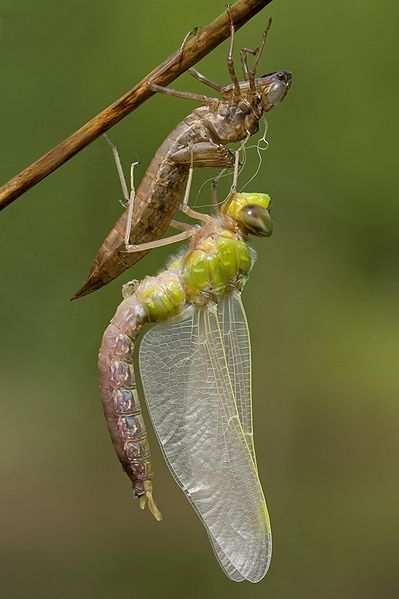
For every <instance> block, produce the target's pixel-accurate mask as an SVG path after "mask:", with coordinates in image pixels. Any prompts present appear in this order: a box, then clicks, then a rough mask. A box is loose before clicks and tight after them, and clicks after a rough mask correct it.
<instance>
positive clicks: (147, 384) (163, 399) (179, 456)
mask: <svg viewBox="0 0 399 599" xmlns="http://www.w3.org/2000/svg"><path fill="white" fill-rule="evenodd" d="M223 341H224V334H223V333H222V329H221V326H220V322H219V318H218V311H217V309H216V307H215V306H213V307H205V308H198V309H197V308H195V309H189V310H187V311H186V312H185V313H184V314H183V316H182V317H181V318H180V319H178V320H175V321H174V322H169V323H165V324H158V325H157V326H155V327H153V328H152V329H151V330H150V331H148V332H147V333H146V335H145V336H144V338H143V340H142V343H141V347H140V357H139V360H140V373H141V378H142V383H143V388H144V394H145V398H146V401H147V404H148V409H149V412H150V416H151V419H152V422H153V425H154V429H155V431H156V433H157V436H158V438H159V441H160V445H161V447H162V449H163V452H164V455H165V458H166V461H167V463H168V465H169V467H170V469H171V471H172V473H173V475H174V477H175V479H176V481H177V483H178V484H179V486H180V487H181V488H182V489H183V491H184V493H185V494H186V496H187V497H188V499H189V500H190V502H191V503H192V505H193V507H194V508H195V510H196V511H197V513H198V514H199V516H200V518H201V520H202V522H203V523H204V525H205V527H206V529H207V532H208V534H209V537H210V540H211V542H212V545H213V548H214V551H215V554H216V556H217V558H218V560H219V562H220V564H221V566H222V568H223V569H224V571H225V572H226V574H227V576H229V578H231V579H232V580H236V581H240V580H249V581H252V582H257V581H259V580H261V579H262V578H263V576H264V575H265V573H266V571H267V568H268V566H269V563H270V557H271V533H270V522H269V517H268V513H267V508H266V504H265V499H264V496H263V491H262V488H261V485H260V482H259V478H258V473H257V470H256V467H255V465H254V462H253V459H252V457H251V453H250V450H249V448H248V444H247V441H246V438H245V433H244V431H243V427H242V425H241V422H240V417H239V412H238V410H237V405H236V401H235V396H234V386H233V384H232V380H231V377H230V373H229V367H228V364H227V355H228V353H229V350H228V351H227V353H226V351H225V348H224V343H223Z"/></svg>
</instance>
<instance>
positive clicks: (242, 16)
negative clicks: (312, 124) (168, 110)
mask: <svg viewBox="0 0 399 599" xmlns="http://www.w3.org/2000/svg"><path fill="white" fill-rule="evenodd" d="M270 2H271V0H239V1H238V2H236V3H235V4H234V5H233V6H232V8H231V12H232V16H233V20H234V25H235V27H236V29H239V28H240V27H241V26H242V25H244V24H245V23H246V22H247V21H249V19H251V18H252V17H253V16H254V15H255V14H256V13H258V12H259V11H260V10H261V9H262V8H264V7H265V6H266V5H267V4H270ZM229 34H230V27H229V20H228V17H227V15H226V13H224V14H222V15H220V16H219V17H218V18H217V19H215V20H214V21H212V23H210V24H209V25H208V26H207V27H204V28H202V29H200V30H199V31H198V32H195V34H193V35H192V36H191V37H189V38H188V39H187V41H186V43H185V44H184V50H183V53H182V55H181V56H180V57H179V56H178V53H177V54H175V55H173V56H171V57H169V58H167V59H166V60H165V61H164V62H163V63H161V64H160V65H159V66H157V67H156V68H155V69H154V70H153V71H151V73H149V74H148V75H147V76H146V77H144V79H142V80H141V81H140V82H139V83H138V84H137V85H136V86H135V87H134V88H133V89H131V90H130V91H128V92H127V93H126V94H125V95H124V96H122V97H121V98H119V100H116V101H115V102H114V103H113V104H111V105H110V106H108V108H105V109H104V110H103V111H102V112H100V113H99V114H98V115H97V116H95V117H93V118H92V119H91V120H90V121H88V122H87V123H85V124H84V125H83V126H82V127H81V128H80V129H78V131H75V133H72V135H70V136H69V137H67V139H65V140H64V141H62V142H61V143H60V144H58V145H57V146H55V148H53V149H52V150H50V151H49V152H47V154H44V156H42V157H41V158H39V159H38V160H36V161H35V162H33V163H32V164H31V165H29V166H28V167H26V168H25V169H24V170H23V171H21V172H20V173H18V175H16V176H15V177H13V178H12V179H10V181H8V183H5V185H3V186H2V187H1V188H0V210H2V209H3V208H5V207H6V206H8V205H9V204H11V202H13V201H14V200H16V199H17V198H18V197H19V196H21V195H22V194H23V193H24V192H25V191H27V190H28V189H30V188H31V187H33V186H34V185H36V183H38V182H39V181H41V180H42V179H44V178H45V177H47V176H48V175H49V174H50V173H52V172H53V171H55V170H56V169H57V168H58V167H59V166H61V165H62V164H64V162H66V161H67V160H69V159H70V158H72V156H74V155H75V154H77V152H79V151H80V150H82V149H83V148H84V147H85V146H87V145H88V144H89V143H91V142H92V141H94V140H95V139H96V138H97V137H98V136H99V135H101V134H102V133H104V131H107V129H110V128H111V127H112V126H113V125H115V124H116V123H118V122H119V121H120V120H121V119H123V118H124V117H125V116H127V115H128V114H129V113H130V112H132V111H133V110H135V109H136V108H137V107H138V106H140V104H142V103H143V102H145V100H147V99H148V98H149V97H151V96H152V95H153V92H152V91H151V90H150V89H149V87H148V82H149V80H151V81H152V82H154V83H157V84H158V85H163V86H166V85H168V84H169V83H171V82H172V81H174V80H175V79H176V78H177V77H179V75H181V74H182V73H184V72H185V71H187V69H189V68H190V67H191V66H193V65H194V64H195V63H197V62H198V61H199V60H200V59H201V58H203V57H204V56H206V55H207V54H209V52H211V50H213V49H214V48H215V47H216V46H218V45H219V44H220V43H221V42H223V41H224V40H225V39H226V38H228V37H229ZM177 58H179V60H176V59H177Z"/></svg>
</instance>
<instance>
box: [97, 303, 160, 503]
mask: <svg viewBox="0 0 399 599" xmlns="http://www.w3.org/2000/svg"><path fill="white" fill-rule="evenodd" d="M144 321H145V313H144V311H143V309H142V307H141V305H140V303H139V302H138V300H137V298H136V296H135V295H134V294H133V295H131V296H130V297H128V298H127V299H125V300H124V301H123V302H122V303H121V304H120V306H119V308H118V310H117V312H116V314H115V316H114V318H113V319H112V321H111V323H110V324H109V326H108V327H107V329H106V331H105V333H104V336H103V339H102V343H101V347H100V352H99V357H98V368H99V373H100V390H101V396H102V401H103V407H104V414H105V418H106V420H107V425H108V429H109V432H110V434H111V438H112V442H113V444H114V447H115V449H116V452H117V454H118V457H119V460H120V462H121V464H122V466H123V468H124V470H125V472H126V473H127V475H128V476H129V478H130V479H131V481H132V483H133V488H134V492H135V495H137V496H138V497H141V496H143V495H145V491H147V490H148V486H149V485H148V483H147V484H145V481H151V478H152V469H151V461H150V449H149V445H148V440H147V433H146V429H145V424H144V421H143V417H142V413H141V406H140V400H139V396H138V392H137V384H136V376H135V372H134V367H133V352H134V345H135V338H136V336H137V334H138V332H139V331H140V329H141V327H142V325H143V323H144Z"/></svg>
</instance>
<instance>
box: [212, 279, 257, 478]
mask: <svg viewBox="0 0 399 599" xmlns="http://www.w3.org/2000/svg"><path fill="white" fill-rule="evenodd" d="M217 310H218V319H219V322H220V329H221V332H222V336H223V343H224V348H225V352H226V361H227V366H228V369H229V374H230V379H231V383H232V386H233V393H234V397H235V400H236V404H237V410H238V415H239V417H240V421H241V426H242V428H243V431H244V434H245V438H246V440H247V443H248V447H249V450H250V452H251V455H252V459H253V461H254V464H255V467H256V457H255V447H254V435H253V423H252V363H251V342H250V337H249V330H248V322H247V317H246V314H245V310H244V306H243V304H242V301H241V294H240V293H239V292H238V291H236V292H233V293H229V294H227V295H225V296H223V297H222V298H221V300H220V302H219V303H218V307H217Z"/></svg>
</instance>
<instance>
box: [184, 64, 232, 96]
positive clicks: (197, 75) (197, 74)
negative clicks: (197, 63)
mask: <svg viewBox="0 0 399 599" xmlns="http://www.w3.org/2000/svg"><path fill="white" fill-rule="evenodd" d="M188 72H189V73H190V75H192V77H194V79H197V81H201V83H204V84H205V85H207V86H208V87H211V88H212V89H214V90H215V91H217V92H219V93H223V85H220V84H219V83H216V82H215V81H212V80H211V79H208V77H205V75H203V74H202V73H200V72H199V71H197V69H194V67H191V69H189V70H188Z"/></svg>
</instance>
